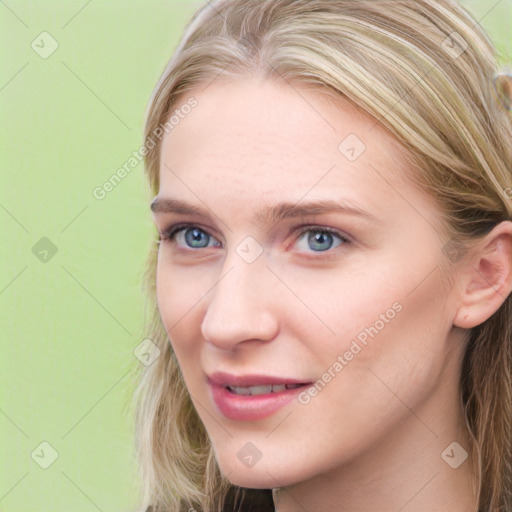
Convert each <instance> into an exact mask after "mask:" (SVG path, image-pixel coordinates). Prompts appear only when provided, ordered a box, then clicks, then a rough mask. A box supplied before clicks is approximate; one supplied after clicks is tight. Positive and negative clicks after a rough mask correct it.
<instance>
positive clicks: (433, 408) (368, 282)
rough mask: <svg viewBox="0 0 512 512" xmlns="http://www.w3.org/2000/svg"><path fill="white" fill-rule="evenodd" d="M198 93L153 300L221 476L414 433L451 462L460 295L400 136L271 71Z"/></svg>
mask: <svg viewBox="0 0 512 512" xmlns="http://www.w3.org/2000/svg"><path fill="white" fill-rule="evenodd" d="M191 96H193V97H194V98H195V100H196V101H197V105H195V102H194V105H195V108H186V109H182V110H180V112H181V116H179V123H178V124H176V126H175V127H174V128H173V129H172V130H171V131H170V132H169V133H168V134H167V135H166V136H165V138H164V141H163V146H162V153H161V168H160V189H159V193H158V196H157V198H156V201H155V202H154V204H153V210H154V212H155V222H156V224H157V227H158V229H159V231H160V232H161V233H168V234H169V233H170V232H171V231H172V230H173V229H175V228H178V231H177V232H176V233H175V235H174V236H173V237H171V238H169V237H167V238H166V236H164V237H163V238H164V239H163V240H162V242H161V245H160V249H159V254H158V266H157V297H158V307H159V310H160V314H161V317H162V320H163V323H164V326H165V328H166V330H167V332H168V334H169V338H170V341H171V344H172V348H173V350H174V352H175V354H176V357H177V360H178V362H179V365H180V368H181V371H182V374H183V377H184V380H185V383H186V385H187V388H188V390H189V392H190V395H191V398H192V401H193V404H194V406H195V409H196V411H197V413H198V415H199V417H200V418H201V420H202V422H203V423H204V425H205V427H206V430H207V432H208V435H209V437H210V439H211V442H212V444H213V447H214V450H215V454H216V457H217V460H218V463H219V466H220V468H221V471H222V472H223V474H224V475H226V476H227V477H228V478H229V480H231V481H232V482H233V483H235V484H237V485H241V486H244V487H256V488H272V487H277V486H284V485H291V484H293V483H297V482H301V481H304V480H308V479H311V478H313V477H315V476H318V475H321V474H323V473H326V472H329V471H332V470H334V469H336V468H338V469H343V468H349V467H350V468H355V465H357V464H360V463H361V464H362V463H363V461H365V463H366V465H368V464H371V463H374V464H377V463H380V462H382V461H379V457H381V456H384V454H385V452H386V450H388V448H389V450H391V447H394V448H395V449H396V448H397V447H399V446H401V445H404V444H405V445H407V446H406V447H407V448H408V450H409V452H406V451H405V450H404V451H403V453H404V454H405V453H411V457H412V453H414V452H416V453H417V452H418V450H421V447H422V446H427V445H429V446H431V445H432V443H435V446H436V448H435V450H437V449H439V451H438V452H437V454H435V456H436V457H439V461H441V458H440V456H441V452H442V450H443V449H444V448H445V447H446V446H447V445H449V444H450V443H451V442H453V441H456V439H454V438H452V437H450V436H451V433H452V431H453V429H452V427H454V425H456V424H457V418H458V414H459V411H458V409H457V404H458V401H457V400H458V398H457V379H458V374H459V371H460V370H459V365H460V358H461V354H462V348H463V343H462V336H461V332H457V331H455V330H453V329H452V320H453V317H454V315H455V312H456V310H457V303H456V300H455V298H454V293H453V292H452V291H451V290H450V288H449V287H448V286H447V284H446V282H445V281H444V280H443V279H442V269H444V268H445V267H446V264H447V257H446V256H445V254H444V253H445V252H447V251H443V241H442V240H443V238H442V234H441V231H440V227H439V226H440V217H439V211H438V209H437V208H436V206H435V205H434V202H433V201H432V200H431V199H430V198H429V197H428V196H426V195H425V194H424V193H423V192H422V191H420V190H418V189H416V188H415V187H414V186H413V185H412V184H409V183H408V182H407V181H406V180H404V179H403V178H402V179H401V178H400V174H399V172H398V168H399V166H400V165H401V164H402V163H403V159H402V155H401V152H400V151H399V150H398V149H397V146H396V145H395V144H393V139H392V137H391V135H389V134H388V133H387V132H385V131H384V130H383V129H382V128H381V126H380V125H378V124H377V123H376V121H375V120H374V119H372V118H370V117H369V116H367V115H366V114H364V113H362V112H360V111H358V110H356V109H354V108H353V107H350V106H349V105H347V104H345V103H344V102H343V101H342V100H341V99H340V100H339V101H336V102H334V101H329V100H328V99H327V97H326V96H325V95H323V94H322V93H320V92H318V91H313V90H312V89H306V88H304V87H300V86H294V87H293V88H292V87H291V86H290V85H287V84H283V83H280V82H277V81H267V82H257V81H256V79H249V78H247V79H239V80H232V81H228V82H219V81H217V82H213V83H212V84H210V85H209V86H208V87H206V88H204V89H198V90H197V92H195V93H194V94H192V95H191ZM187 100H189V97H188V96H187V97H186V98H184V99H183V101H182V102H181V103H180V104H181V105H184V104H185V103H186V101H187ZM177 108H179V105H177ZM183 112H187V113H188V114H187V115H184V114H183ZM178 201H179V203H178ZM448 254H449V252H448ZM315 383H316V384H315ZM271 384H275V385H277V386H279V387H275V388H272V390H271V388H269V385H271ZM286 384H295V385H297V384H304V385H303V386H301V387H295V388H294V386H289V387H285V388H284V390H283V386H286ZM227 386H229V388H228V387H227ZM254 386H256V388H255V387H254ZM235 387H236V388H238V389H235ZM248 388H250V389H248ZM248 393H251V394H250V395H249V394H248ZM447 424H448V425H449V427H448V428H446V425H447ZM450 429H452V430H450ZM448 432H450V433H448ZM445 434H446V435H445ZM411 450H412V451H411ZM390 453H391V452H390ZM388 455H389V454H388ZM372 461H373V462H372Z"/></svg>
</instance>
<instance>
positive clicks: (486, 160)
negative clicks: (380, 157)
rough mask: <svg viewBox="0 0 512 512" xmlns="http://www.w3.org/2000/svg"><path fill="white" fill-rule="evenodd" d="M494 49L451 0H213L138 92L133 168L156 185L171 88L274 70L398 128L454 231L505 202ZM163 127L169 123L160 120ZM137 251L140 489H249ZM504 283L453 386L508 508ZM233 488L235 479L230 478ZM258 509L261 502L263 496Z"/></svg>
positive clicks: (185, 91) (200, 496)
mask: <svg viewBox="0 0 512 512" xmlns="http://www.w3.org/2000/svg"><path fill="white" fill-rule="evenodd" d="M496 72H497V57H496V52H495V50H494V48H493V46H492V44H491V42H490V41H489V40H488V38H487V36H486V35H485V34H484V32H483V30H482V29H481V27H480V26H479V24H478V23H477V22H476V20H474V19H473V18H472V17H471V16H470V15H469V14H468V12H467V11H466V10H465V9H464V8H462V7H461V6H460V5H459V4H458V3H456V2H454V1H450V0H258V1H247V0H220V1H212V2H209V4H208V5H205V6H204V7H203V8H201V9H199V10H198V11H197V12H196V14H195V15H194V17H193V19H192V20H191V22H190V23H189V24H188V26H187V28H186V30H185V33H184V35H183V37H182V40H181V42H180V44H179V46H178V48H177V50H176V51H175V53H174V55H173V57H172V58H171V60H170V62H169V63H168V65H167V67H166V69H165V71H164V72H163V75H162V76H161V78H160V80H159V82H158V84H157V86H156V88H155V90H154V92H153V95H152V97H151V99H150V102H149V105H148V110H147V116H146V125H145V133H144V135H145V143H146V146H147V147H148V148H149V150H148V153H147V155H146V157H145V165H146V171H147V176H148V179H149V182H150V186H151V189H152V191H153V193H154V194H157V193H158V188H159V177H158V175H159V165H160V161H159V160H160V155H159V153H160V147H161V137H162V126H164V125H165V124H166V122H168V120H169V119H170V116H172V114H173V109H175V108H176V105H177V104H178V102H179V101H182V100H186V99H187V98H190V97H191V94H192V93H193V91H194V89H195V88H196V87H198V86H199V85H201V84H206V83H208V82H211V81H212V80H215V79H216V78H217V77H219V76H220V75H221V74H222V76H223V77H227V78H229V77H244V76H261V77H265V78H267V77H268V78H271V77H273V76H274V77H282V78H284V79H285V80H287V81H288V82H289V83H290V84H300V85H305V86H312V87H314V88H317V89H318V90H319V91H326V92H329V93H330V94H333V95H334V96H337V97H340V96H341V97H344V98H346V99H348V100H349V101H350V102H352V103H353V104H354V105H355V106H357V107H359V108H360V109H362V110H364V111H365V112H367V113H369V114H370V115H372V116H373V117H374V118H375V119H376V122H380V123H381V124H382V125H383V126H385V127H386V128H387V130H389V131H390V132H391V133H392V134H394V135H395V136H396V138H397V139H398V141H399V142H400V144H401V146H402V147H403V148H405V153H406V154H407V155H408V157H409V160H410V169H409V170H408V174H409V177H410V179H413V180H414V181H415V182H417V183H418V185H421V186H422V187H423V188H424V189H425V190H427V191H428V192H429V193H430V194H431V195H432V196H433V197H434V198H435V199H436V200H437V201H438V204H439V206H440V209H441V211H442V212H443V219H445V221H446V229H447V231H446V233H447V236H448V239H451V240H452V241H453V240H456V241H457V243H464V242H466V241H470V240H471V239H474V238H476V237H479V236H481V235H482V234H485V233H487V232H488V231H489V229H490V228H491V227H493V226H494V225H495V224H497V223H499V222H501V221H503V220H508V219H510V218H511V216H512V201H511V199H512V172H511V170H512V122H511V119H510V117H509V114H508V112H506V111H505V109H504V108H503V107H502V106H501V104H500V103H499V101H498V100H497V99H496V97H495V93H494V90H493V77H494V75H495V73H496ZM169 128H172V125H169V123H168V124H167V125H166V131H167V130H168V129H169ZM156 257H157V248H156V244H155V246H154V247H152V249H151V251H150V254H149V258H148V261H147V270H146V274H145V283H146V285H147V293H148V297H149V301H148V308H149V310H148V311H147V313H148V316H147V318H148V322H147V326H146V327H147V329H146V332H147V337H148V338H151V340H152V341H153V342H154V343H155V344H156V345H157V346H158V347H159V349H160V351H161V354H160V357H158V358H157V359H156V361H155V362H154V363H153V364H151V365H150V366H148V367H142V370H141V375H140V383H139V385H138V388H137V390H136V393H135V395H134V396H135V402H136V405H137V410H136V447H137V453H138V457H139V463H140V468H141V480H142V483H143V499H144V502H145V503H146V505H147V504H149V503H151V504H153V509H152V510H156V511H170V512H177V511H182V510H190V509H194V510H197V511H199V510H201V511H204V512H218V511H219V510H223V506H227V505H226V499H227V497H229V500H231V501H230V504H229V506H230V507H231V506H232V507H233V508H232V509H230V510H234V509H235V505H234V503H235V502H238V503H240V499H242V498H243V497H244V493H245V496H246V498H247V494H250V498H251V499H256V498H257V496H258V492H257V491H250V490H241V489H239V488H236V487H235V486H233V485H231V484H230V483H229V482H228V481H227V480H226V479H225V478H223V477H222V475H221V474H220V471H219V468H218V467H217V464H216V461H215V458H214V455H213V450H212V447H211V444H210V441H209V438H208V435H207V433H206V431H205V429H204V427H203V425H202V423H201V421H200V419H199V417H198V415H197V413H196V411H195V409H194V407H193V405H192V403H191V400H190V397H189V394H188V392H187V389H186V387H185V384H184V382H183V379H182V376H181V373H180V369H179V367H178V364H177V361H176V358H175V356H174V354H173V352H172V349H171V345H170V343H169V339H168V336H167V333H166V332H165V329H164V328H163V326H162V323H161V319H160V316H159V313H158V309H157V304H156V299H155V295H156V294H155V278H156V275H155V274H156V271H155V268H156ZM511 301H512V295H509V296H508V297H507V298H506V300H505V302H504V303H503V305H502V306H501V308H500V309H499V310H498V311H497V312H496V313H495V314H494V315H493V316H492V317H491V318H489V319H488V320H487V321H486V322H484V323H483V324H482V325H479V326H478V327H475V328H474V329H471V330H470V331H469V332H468V344H467V349H466V352H465V357H464V361H463V367H462V374H461V379H460V397H461V403H462V406H463V410H464V411H465V415H466V423H467V429H468V431H469V433H470V436H471V438H472V446H471V453H472V455H473V456H474V460H476V461H478V463H477V466H478V467H477V473H478V474H477V477H476V482H477V484H476V485H477V486H478V489H477V492H478V496H479V508H480V510H482V511H485V512H491V511H492V512H495V511H505V510H507V511H510V510H512V427H511V415H512V381H511V374H512V373H511V369H512V368H511V366H512V348H511V346H512V303H511ZM239 491H240V492H239ZM260 510H263V509H262V508H261V509H260Z"/></svg>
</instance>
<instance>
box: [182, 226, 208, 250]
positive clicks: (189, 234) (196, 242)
mask: <svg viewBox="0 0 512 512" xmlns="http://www.w3.org/2000/svg"><path fill="white" fill-rule="evenodd" d="M185 240H186V242H187V244H188V245H190V246H191V247H207V246H208V242H209V241H210V237H209V236H208V235H207V234H206V233H205V232H204V231H201V230H200V229H197V228H188V229H187V230H186V231H185Z"/></svg>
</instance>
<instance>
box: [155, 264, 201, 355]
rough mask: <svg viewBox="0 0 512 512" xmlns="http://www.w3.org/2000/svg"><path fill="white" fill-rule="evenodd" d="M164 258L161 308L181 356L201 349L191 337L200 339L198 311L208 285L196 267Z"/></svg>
mask: <svg viewBox="0 0 512 512" xmlns="http://www.w3.org/2000/svg"><path fill="white" fill-rule="evenodd" d="M162 260H163V258H159V261H158V263H157V274H156V297H157V304H158V311H159V313H160V317H161V319H162V323H163V325H164V327H165V329H166V331H167V334H168V336H169V339H170V342H171V344H172V347H173V350H174V352H175V353H176V356H177V357H178V360H179V359H180V356H181V354H182V353H183V352H184V351H185V349H186V350H187V351H191V350H196V349H197V347H195V346H194V344H193V343H191V341H192V339H197V333H198V329H199V326H200V325H201V321H200V319H199V318H198V313H199V312H200V311H201V301H202V300H203V299H204V294H205V292H206V291H207V289H208V287H207V286H206V284H205V282H204V280H203V279H202V277H201V275H198V272H197V270H194V269H193V268H192V267H188V268H187V267H180V268H178V267H176V266H172V265H170V264H169V263H167V262H165V261H162Z"/></svg>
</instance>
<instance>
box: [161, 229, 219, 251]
mask: <svg viewBox="0 0 512 512" xmlns="http://www.w3.org/2000/svg"><path fill="white" fill-rule="evenodd" d="M160 240H161V241H162V242H163V241H166V240H168V241H171V242H174V243H175V244H176V245H178V247H181V248H184V249H204V248H206V247H220V246H221V243H220V242H219V241H218V240H217V239H216V238H215V237H213V236H212V235H210V234H209V233H208V232H207V231H205V230H204V229H201V228H199V227H198V226H191V225H185V226H183V225H182V226H175V227H171V228H170V229H168V230H167V231H166V232H163V233H160Z"/></svg>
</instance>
